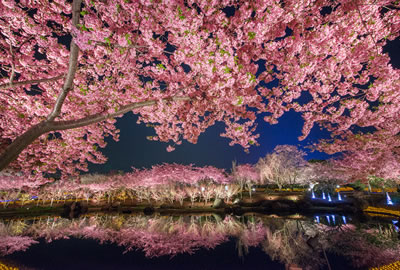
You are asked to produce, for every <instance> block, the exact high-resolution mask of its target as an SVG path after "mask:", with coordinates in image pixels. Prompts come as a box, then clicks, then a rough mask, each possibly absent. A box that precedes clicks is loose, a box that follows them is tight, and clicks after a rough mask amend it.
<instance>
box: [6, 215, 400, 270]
mask: <svg viewBox="0 0 400 270" xmlns="http://www.w3.org/2000/svg"><path fill="white" fill-rule="evenodd" d="M348 222H350V223H352V224H349V223H348ZM393 222H394V223H395V224H397V223H396V222H397V221H395V220H393V221H392V220H390V219H387V218H386V219H385V218H379V219H377V218H372V217H364V218H363V220H362V222H360V220H359V219H357V218H355V217H349V216H347V217H344V216H340V215H319V216H314V217H304V216H300V215H293V216H290V217H286V218H282V217H276V216H264V215H253V214H246V215H245V216H241V217H236V216H231V215H227V216H218V215H212V214H210V215H200V216H197V215H192V216H160V215H153V216H145V215H124V214H118V213H108V214H91V215H87V216H83V217H80V218H77V219H65V218H60V217H55V216H48V217H40V218H26V219H23V218H22V219H21V218H20V219H11V220H10V219H9V220H3V221H1V223H0V252H1V253H2V255H3V257H0V262H2V263H3V264H5V265H9V266H16V267H18V268H19V269H193V270H194V269H282V270H283V269H288V267H289V266H290V265H291V266H292V267H294V266H296V267H299V268H301V269H329V268H328V266H327V261H328V262H329V265H330V268H331V269H349V270H351V269H367V268H368V267H371V266H375V265H383V264H387V263H392V262H394V261H395V260H396V258H397V257H396V256H397V255H398V253H396V252H397V251H398V242H399V241H398V238H397V237H398V234H397V232H396V229H398V227H397V226H396V225H394V224H393ZM66 238H67V239H66ZM23 249H26V250H25V251H22V250H23ZM294 269H296V268H294Z"/></svg>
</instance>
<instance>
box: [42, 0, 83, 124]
mask: <svg viewBox="0 0 400 270" xmlns="http://www.w3.org/2000/svg"><path fill="white" fill-rule="evenodd" d="M81 3H82V0H74V2H73V3H72V24H73V25H74V26H77V24H78V23H79V12H80V10H81ZM70 48H71V51H70V54H69V66H68V73H67V77H66V79H65V82H64V86H63V88H62V91H61V93H60V95H59V96H58V98H57V100H56V103H55V104H54V108H53V110H52V112H51V113H50V114H49V115H48V116H47V120H48V121H53V120H54V119H55V118H56V117H57V116H58V115H59V114H60V112H61V107H62V105H63V104H64V100H65V98H66V97H67V95H68V93H69V91H71V90H72V88H73V82H74V77H75V73H76V70H77V68H78V55H79V47H78V46H77V45H76V44H75V42H74V40H71V46H70Z"/></svg>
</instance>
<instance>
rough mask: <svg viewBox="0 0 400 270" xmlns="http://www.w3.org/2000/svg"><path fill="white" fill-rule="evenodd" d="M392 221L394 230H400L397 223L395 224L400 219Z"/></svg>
mask: <svg viewBox="0 0 400 270" xmlns="http://www.w3.org/2000/svg"><path fill="white" fill-rule="evenodd" d="M392 223H393V228H394V230H395V231H396V232H399V227H398V226H397V225H395V224H396V223H399V221H398V220H392Z"/></svg>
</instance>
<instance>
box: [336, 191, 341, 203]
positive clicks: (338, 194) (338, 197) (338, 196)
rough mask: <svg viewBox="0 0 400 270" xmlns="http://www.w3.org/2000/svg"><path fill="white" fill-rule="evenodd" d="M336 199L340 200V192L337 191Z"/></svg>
mask: <svg viewBox="0 0 400 270" xmlns="http://www.w3.org/2000/svg"><path fill="white" fill-rule="evenodd" d="M337 199H338V200H339V201H341V200H342V196H340V192H338V193H337Z"/></svg>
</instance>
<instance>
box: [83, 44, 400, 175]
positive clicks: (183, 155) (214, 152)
mask: <svg viewBox="0 0 400 270" xmlns="http://www.w3.org/2000/svg"><path fill="white" fill-rule="evenodd" d="M384 51H385V52H388V53H389V55H390V58H391V64H392V65H393V66H394V67H396V68H400V38H397V39H396V40H395V41H390V42H388V44H387V45H386V46H385V47H384ZM399 91H400V90H399ZM136 120H137V117H136V116H134V115H133V114H132V113H128V114H126V115H124V117H122V118H119V119H118V121H117V128H118V129H120V130H121V133H120V141H119V142H115V141H112V140H111V139H108V140H107V142H108V145H107V147H106V148H105V149H103V150H102V151H103V153H104V154H105V155H106V156H107V157H108V162H107V163H105V164H101V165H91V166H89V168H90V171H91V172H100V173H108V172H110V171H115V170H117V171H118V170H121V171H130V170H131V168H132V167H135V168H143V167H146V168H149V167H151V166H152V165H156V164H161V163H173V162H175V163H180V164H190V163H192V164H194V165H196V166H205V165H212V166H215V167H218V168H225V169H227V170H229V169H230V168H231V166H232V161H237V162H238V163H239V164H243V163H252V164H254V163H256V162H257V161H258V159H259V158H260V157H264V156H265V155H266V154H267V153H269V152H271V151H272V150H273V149H274V148H275V146H277V145H281V144H291V145H297V146H299V147H301V148H302V147H304V146H307V145H309V144H312V143H314V142H317V141H318V139H322V138H328V137H329V133H328V132H326V131H323V130H320V129H319V127H318V126H314V128H313V129H312V131H311V133H310V134H309V136H308V137H307V138H306V139H305V140H304V141H301V142H300V141H298V139H297V138H298V137H299V136H300V135H301V129H302V126H303V120H302V118H301V116H300V115H299V114H298V113H296V112H294V111H293V110H292V111H290V112H287V113H285V114H284V115H283V116H282V117H281V118H280V119H279V123H278V124H276V125H270V124H268V123H266V122H264V121H263V120H262V117H259V121H258V128H257V132H258V133H259V134H260V138H259V139H258V142H259V143H260V146H253V147H251V148H250V153H249V154H246V153H245V152H244V151H243V148H241V147H240V146H238V145H235V146H233V147H230V146H229V145H228V144H229V140H228V139H226V138H222V137H220V136H219V134H220V133H223V132H224V129H225V128H224V125H223V124H222V123H217V124H216V125H214V126H212V127H210V128H209V129H207V131H206V132H205V133H203V134H201V135H200V137H199V140H198V143H197V144H191V143H188V142H186V141H184V142H183V143H182V145H180V146H177V147H176V150H175V151H173V152H170V153H168V152H167V151H166V147H167V146H168V144H167V143H162V142H155V141H148V140H147V139H146V136H151V135H154V134H155V133H154V130H153V129H152V128H147V127H145V125H144V124H141V125H138V124H136ZM303 150H307V149H304V148H303ZM308 153H309V154H308V155H307V157H306V159H327V158H329V157H330V156H329V155H327V154H325V153H320V152H312V153H310V152H309V151H308Z"/></svg>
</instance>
